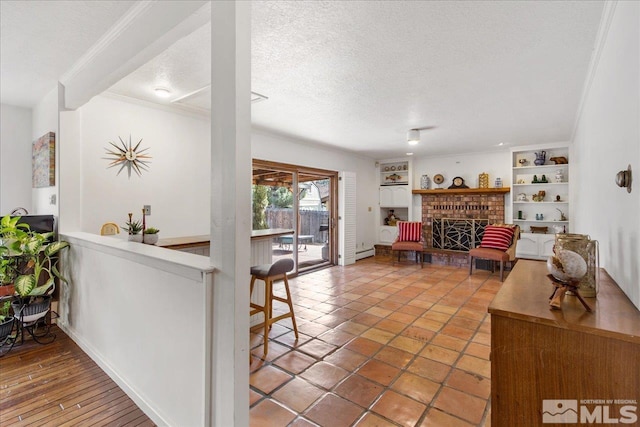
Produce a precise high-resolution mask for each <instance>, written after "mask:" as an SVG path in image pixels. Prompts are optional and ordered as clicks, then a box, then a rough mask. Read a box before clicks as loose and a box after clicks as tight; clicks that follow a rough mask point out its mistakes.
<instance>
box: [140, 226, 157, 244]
mask: <svg viewBox="0 0 640 427" xmlns="http://www.w3.org/2000/svg"><path fill="white" fill-rule="evenodd" d="M159 232H160V230H158V229H157V228H155V227H149V228H146V229H145V230H144V234H143V236H144V239H143V241H144V243H146V244H149V245H155V244H156V243H158V237H159V236H158V233H159Z"/></svg>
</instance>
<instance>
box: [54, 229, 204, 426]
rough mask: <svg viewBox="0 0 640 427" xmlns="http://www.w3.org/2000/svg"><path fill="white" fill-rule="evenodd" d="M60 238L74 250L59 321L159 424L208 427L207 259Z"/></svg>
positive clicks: (80, 237)
mask: <svg viewBox="0 0 640 427" xmlns="http://www.w3.org/2000/svg"><path fill="white" fill-rule="evenodd" d="M61 237H62V238H63V239H64V240H66V241H68V242H69V243H70V244H71V246H70V248H69V250H67V251H64V252H63V254H62V256H63V263H62V264H63V274H64V276H65V277H66V278H67V279H68V280H69V283H68V284H67V283H62V285H61V291H60V316H61V317H60V319H59V321H58V324H59V325H60V326H61V327H62V329H63V330H64V331H65V332H66V333H67V334H68V335H69V336H70V337H71V338H72V339H73V340H74V341H75V342H76V343H77V344H78V345H79V346H80V347H81V348H82V349H83V350H84V351H85V352H86V353H87V354H88V355H89V356H90V357H91V358H92V359H93V360H94V361H95V362H96V363H97V364H98V365H99V366H100V367H101V368H102V369H103V370H104V371H105V372H107V374H108V375H109V376H110V377H111V378H112V379H113V380H114V381H115V382H116V383H117V384H118V385H119V386H120V387H121V388H122V389H123V390H124V391H125V392H126V393H127V394H128V395H129V396H130V397H131V398H132V399H133V400H134V402H135V403H136V404H137V405H138V406H139V407H140V408H141V409H142V410H143V411H144V412H145V413H146V414H147V415H148V416H149V417H150V418H151V419H152V420H153V421H154V422H155V423H156V424H157V425H160V426H204V425H207V423H206V420H207V417H206V413H207V412H208V406H209V404H210V394H211V392H210V390H211V378H210V376H209V374H208V373H209V372H210V366H211V365H212V364H214V363H215V361H213V360H211V353H210V352H209V351H207V349H208V348H209V346H210V345H211V340H212V324H211V322H210V319H211V312H212V306H213V300H212V294H213V289H212V286H213V282H212V279H213V278H212V272H213V268H212V267H211V266H210V263H209V258H207V257H203V256H199V255H192V254H188V253H184V252H180V251H172V250H169V249H164V248H159V247H155V246H152V245H143V244H140V243H133V242H127V241H123V240H119V239H116V238H113V237H106V236H96V235H94V234H89V233H79V232H72V233H68V234H62V235H61ZM208 320H209V321H208Z"/></svg>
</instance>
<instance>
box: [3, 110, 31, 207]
mask: <svg viewBox="0 0 640 427" xmlns="http://www.w3.org/2000/svg"><path fill="white" fill-rule="evenodd" d="M31 132H32V130H31V109H30V108H22V107H15V106H13V105H7V104H2V105H0V215H6V214H8V213H11V211H12V210H13V209H15V208H17V207H23V208H25V209H27V210H28V211H29V212H30V213H31V211H32V208H31V141H32V140H31Z"/></svg>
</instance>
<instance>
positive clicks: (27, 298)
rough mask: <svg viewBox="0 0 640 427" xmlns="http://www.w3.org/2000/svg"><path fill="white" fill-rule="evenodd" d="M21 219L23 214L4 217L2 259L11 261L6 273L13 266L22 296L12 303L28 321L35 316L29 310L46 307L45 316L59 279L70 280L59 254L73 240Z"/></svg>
mask: <svg viewBox="0 0 640 427" xmlns="http://www.w3.org/2000/svg"><path fill="white" fill-rule="evenodd" d="M19 220H20V217H14V218H11V217H10V216H8V215H7V216H5V217H3V218H2V220H0V239H2V242H3V245H2V247H3V248H4V249H2V251H3V252H2V259H3V260H4V261H7V262H6V263H3V265H4V264H7V265H10V267H7V266H6V265H5V267H4V274H5V276H9V275H10V274H12V273H11V272H10V269H13V270H12V272H13V273H15V279H14V280H13V282H14V286H15V292H16V294H18V297H19V298H18V299H17V300H16V301H14V302H13V303H12V307H13V311H14V313H15V314H16V315H17V314H18V313H21V315H22V317H23V321H24V322H26V321H33V320H34V317H32V315H31V314H26V313H27V312H31V311H34V310H39V309H40V308H41V307H43V308H42V310H44V313H43V314H42V315H40V317H42V316H44V314H46V312H47V311H48V310H49V306H50V304H51V293H53V289H54V287H55V280H56V279H59V280H62V281H64V282H67V280H66V279H65V278H64V277H63V276H62V275H61V274H60V271H59V270H58V262H59V259H58V257H57V255H58V253H59V252H60V251H62V250H63V249H65V248H67V247H69V243H68V242H65V241H53V240H52V239H53V236H54V233H53V232H48V233H38V232H36V231H33V230H31V229H30V228H29V226H28V225H27V224H21V223H20V222H19ZM39 306H41V307H39ZM34 307H35V308H34ZM39 313H40V312H38V314H39ZM26 316H28V317H26Z"/></svg>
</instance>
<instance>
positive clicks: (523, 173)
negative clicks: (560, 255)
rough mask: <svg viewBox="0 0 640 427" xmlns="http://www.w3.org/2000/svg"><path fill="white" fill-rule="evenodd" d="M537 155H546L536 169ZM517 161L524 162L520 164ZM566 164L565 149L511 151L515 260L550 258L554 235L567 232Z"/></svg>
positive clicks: (545, 147)
mask: <svg viewBox="0 0 640 427" xmlns="http://www.w3.org/2000/svg"><path fill="white" fill-rule="evenodd" d="M541 151H545V152H546V161H545V163H544V164H543V165H536V164H535V163H534V162H535V160H536V153H539V152H541ZM551 157H564V158H566V159H567V160H568V161H569V162H568V163H566V164H554V162H552V161H550V160H549V159H550V158H551ZM521 160H525V161H526V162H525V163H524V164H522V163H521V162H520V161H521ZM570 164H571V161H570V159H569V147H568V146H566V145H544V146H542V147H541V148H539V149H531V148H530V147H526V148H525V147H520V148H514V149H512V151H511V169H512V176H511V182H512V184H511V212H512V214H513V218H512V220H513V223H514V224H518V225H520V229H521V232H522V234H521V238H520V240H519V241H518V246H517V250H516V256H518V257H519V258H529V259H546V258H547V257H548V256H549V255H552V254H553V245H554V243H555V234H556V233H562V232H569V226H570V222H571V218H569V187H570V186H569V167H570ZM541 181H546V182H541ZM540 191H543V192H544V193H545V195H544V198H543V200H542V201H535V200H534V197H533V196H534V195H538V194H539V192H540ZM563 215H564V218H563ZM532 227H547V232H546V233H533V232H532Z"/></svg>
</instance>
